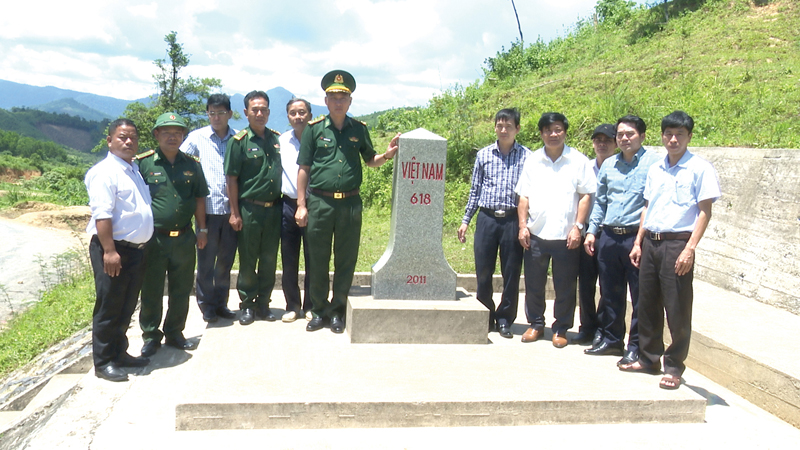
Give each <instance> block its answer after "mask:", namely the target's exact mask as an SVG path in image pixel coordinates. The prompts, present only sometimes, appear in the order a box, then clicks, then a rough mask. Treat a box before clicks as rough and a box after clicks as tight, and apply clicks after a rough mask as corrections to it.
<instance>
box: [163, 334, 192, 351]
mask: <svg viewBox="0 0 800 450" xmlns="http://www.w3.org/2000/svg"><path fill="white" fill-rule="evenodd" d="M164 345H169V346H170V347H173V348H177V349H178V350H194V349H196V348H197V344H195V343H194V342H191V341H187V340H186V338H184V337H183V336H175V337H169V338H165V339H164Z"/></svg>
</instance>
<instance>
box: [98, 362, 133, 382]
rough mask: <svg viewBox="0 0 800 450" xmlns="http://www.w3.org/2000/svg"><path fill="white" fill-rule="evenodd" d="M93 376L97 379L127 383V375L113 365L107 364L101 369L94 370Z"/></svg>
mask: <svg viewBox="0 0 800 450" xmlns="http://www.w3.org/2000/svg"><path fill="white" fill-rule="evenodd" d="M94 374H95V376H97V378H102V379H104V380H108V381H128V374H127V373H125V372H123V371H122V369H120V368H119V367H117V366H116V365H115V364H108V365H107V366H105V367H103V368H102V369H94Z"/></svg>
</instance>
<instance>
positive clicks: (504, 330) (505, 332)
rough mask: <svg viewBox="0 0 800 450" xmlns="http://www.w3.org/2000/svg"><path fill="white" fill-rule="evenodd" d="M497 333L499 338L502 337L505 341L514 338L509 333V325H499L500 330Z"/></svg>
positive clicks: (512, 334)
mask: <svg viewBox="0 0 800 450" xmlns="http://www.w3.org/2000/svg"><path fill="white" fill-rule="evenodd" d="M497 332H498V333H500V336H502V337H504V338H506V339H511V338H513V337H514V333H512V332H511V326H510V325H506V324H503V325H500V329H498V330H497Z"/></svg>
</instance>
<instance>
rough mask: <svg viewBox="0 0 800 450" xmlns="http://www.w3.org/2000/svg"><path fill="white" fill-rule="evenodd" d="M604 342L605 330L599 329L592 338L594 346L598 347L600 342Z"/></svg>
mask: <svg viewBox="0 0 800 450" xmlns="http://www.w3.org/2000/svg"><path fill="white" fill-rule="evenodd" d="M601 342H603V330H601V329H599V328H598V329H597V331H595V332H594V339H592V347H597V346H598V345H600V343H601Z"/></svg>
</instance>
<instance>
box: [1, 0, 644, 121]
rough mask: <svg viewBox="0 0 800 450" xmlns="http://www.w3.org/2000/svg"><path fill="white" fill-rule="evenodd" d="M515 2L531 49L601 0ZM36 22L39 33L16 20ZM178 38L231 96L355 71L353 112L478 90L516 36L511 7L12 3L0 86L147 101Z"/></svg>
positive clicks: (99, 0)
mask: <svg viewBox="0 0 800 450" xmlns="http://www.w3.org/2000/svg"><path fill="white" fill-rule="evenodd" d="M642 1H643V0H640V2H642ZM516 3H517V5H516V6H517V12H518V13H519V19H520V22H521V25H522V30H523V33H524V35H525V40H526V42H532V41H534V40H535V39H536V38H537V36H538V35H541V36H542V37H543V38H544V39H545V40H547V39H550V38H552V37H555V36H558V35H563V34H564V33H565V32H566V28H565V27H566V26H569V25H570V24H573V23H574V22H575V21H576V19H577V18H578V16H579V15H583V16H584V17H586V16H588V15H589V14H590V13H591V12H592V11H593V8H594V5H595V3H596V0H560V1H559V2H557V3H554V2H549V1H530V0H529V1H518V2H516ZM34 8H35V9H34ZM34 16H35V17H36V21H35V22H34V25H33V26H31V23H30V21H27V20H20V19H19V18H21V17H34ZM65 23H68V24H69V26H65ZM172 30H175V31H177V32H178V41H179V42H181V43H183V45H184V49H185V51H186V53H188V54H190V55H192V56H191V58H192V63H191V65H190V67H189V68H188V69H187V72H186V74H187V75H192V76H197V77H213V78H219V79H221V80H222V83H223V85H224V89H225V91H226V92H229V93H246V92H249V91H250V90H252V89H264V90H267V89H270V88H273V87H276V86H282V87H284V88H286V89H288V90H290V91H291V92H293V93H294V94H295V95H299V96H304V97H307V98H308V99H309V100H311V101H313V102H315V103H318V104H319V103H321V101H322V91H321V89H320V88H319V80H320V78H321V77H322V75H323V74H325V73H326V72H327V71H328V70H331V69H334V68H343V69H345V70H349V71H350V72H352V73H353V75H354V76H355V77H356V79H357V81H358V90H357V92H356V93H355V94H354V102H353V107H352V111H353V112H354V113H357V114H358V113H369V112H372V111H374V110H382V109H387V108H390V107H395V106H409V105H422V104H425V103H426V102H427V100H428V99H430V98H431V96H432V95H434V94H435V93H437V92H441V90H443V89H448V88H450V87H452V86H453V85H454V84H456V83H458V84H461V85H468V84H471V83H472V82H474V81H475V80H476V79H479V78H480V77H481V76H482V70H481V67H482V64H483V61H484V59H485V58H487V57H490V56H494V55H495V54H496V53H497V52H498V51H499V50H500V48H501V46H505V47H506V48H508V46H509V45H510V44H511V43H512V42H513V41H514V40H516V39H517V38H518V37H519V32H518V30H517V22H516V18H515V17H514V12H513V10H512V8H511V2H508V1H496V2H485V1H480V0H437V1H431V0H394V1H391V0H390V1H373V0H334V1H333V2H331V1H330V0H325V1H322V0H310V1H305V2H269V3H265V4H256V3H253V2H251V1H248V0H228V1H225V2H221V1H219V0H176V1H173V2H171V3H164V2H155V1H153V0H144V1H141V0H127V1H125V0H88V1H87V0H84V1H82V2H81V3H80V8H77V7H76V5H75V4H74V3H68V2H67V3H65V2H63V0H60V1H53V0H45V1H43V2H42V1H40V2H37V3H35V4H33V3H22V2H15V3H12V4H10V5H7V6H6V7H5V10H4V14H3V15H2V16H0V73H2V75H0V78H3V79H7V80H10V81H16V82H20V83H27V84H33V85H53V86H57V87H62V88H66V89H74V90H80V91H85V92H92V93H97V94H102V95H112V96H115V97H119V98H128V99H131V98H140V97H144V96H146V95H150V94H152V93H153V92H154V85H153V82H152V74H153V73H154V71H155V67H154V66H153V64H152V61H153V59H155V58H163V57H165V46H166V44H165V43H164V41H163V38H164V35H166V34H167V33H169V32H170V31H172Z"/></svg>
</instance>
